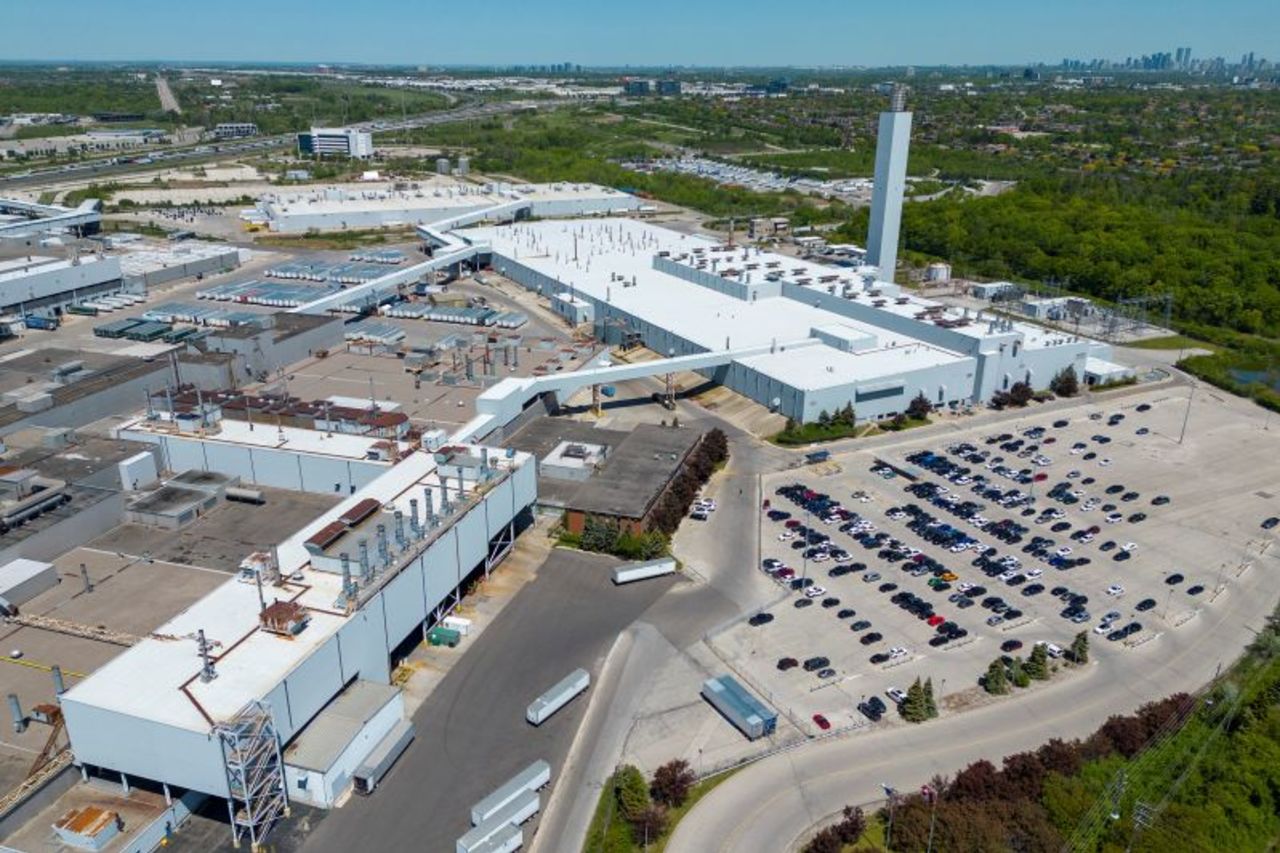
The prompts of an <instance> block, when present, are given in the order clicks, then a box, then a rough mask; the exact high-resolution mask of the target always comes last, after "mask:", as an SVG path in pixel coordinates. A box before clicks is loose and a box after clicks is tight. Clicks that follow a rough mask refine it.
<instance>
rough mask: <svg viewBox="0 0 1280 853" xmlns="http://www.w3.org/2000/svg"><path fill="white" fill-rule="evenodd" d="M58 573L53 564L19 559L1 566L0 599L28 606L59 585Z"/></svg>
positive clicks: (23, 558)
mask: <svg viewBox="0 0 1280 853" xmlns="http://www.w3.org/2000/svg"><path fill="white" fill-rule="evenodd" d="M58 580H59V579H58V572H57V571H56V570H55V569H54V567H53V564H52V563H42V562H40V561H39V560H28V559H27V558H25V557H19V558H18V559H16V560H14V561H13V562H11V563H6V564H5V565H4V566H0V598H3V599H4V600H5V601H7V602H9V603H10V604H12V605H15V606H20V605H23V604H26V603H27V602H28V601H30V600H31V599H33V598H35V597H36V596H37V595H39V594H40V593H42V592H46V591H48V590H51V589H53V588H54V587H55V586H57V585H58Z"/></svg>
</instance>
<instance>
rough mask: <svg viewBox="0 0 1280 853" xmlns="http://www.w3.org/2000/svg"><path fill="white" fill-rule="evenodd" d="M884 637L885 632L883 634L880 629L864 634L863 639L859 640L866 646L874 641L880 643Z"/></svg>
mask: <svg viewBox="0 0 1280 853" xmlns="http://www.w3.org/2000/svg"><path fill="white" fill-rule="evenodd" d="M883 639H884V635H883V634H881V633H880V632H878V631H872V632H871V633H870V634H864V635H863V637H862V639H861V640H859V641H858V642H860V643H862V645H864V646H869V645H871V644H872V643H878V642H880V641H881V640H883Z"/></svg>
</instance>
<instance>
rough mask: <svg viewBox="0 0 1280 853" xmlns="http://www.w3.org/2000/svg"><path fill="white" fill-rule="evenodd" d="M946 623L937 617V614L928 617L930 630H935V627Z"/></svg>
mask: <svg viewBox="0 0 1280 853" xmlns="http://www.w3.org/2000/svg"><path fill="white" fill-rule="evenodd" d="M946 621H947V620H946V619H943V618H942V617H941V616H939V615H938V614H936V613H935V614H933V615H932V616H930V617H929V627H930V628H936V627H938V626H939V625H941V624H942V623H943V622H946Z"/></svg>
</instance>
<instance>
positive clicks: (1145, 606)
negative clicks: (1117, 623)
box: [1133, 598, 1156, 613]
mask: <svg viewBox="0 0 1280 853" xmlns="http://www.w3.org/2000/svg"><path fill="white" fill-rule="evenodd" d="M1155 606H1156V600H1155V599H1154V598H1144V599H1142V600H1141V601H1139V602H1138V603H1137V604H1135V605H1134V606H1133V609H1134V610H1136V611H1138V612H1139V613H1145V612H1147V611H1148V610H1150V609H1151V608H1153V607H1155Z"/></svg>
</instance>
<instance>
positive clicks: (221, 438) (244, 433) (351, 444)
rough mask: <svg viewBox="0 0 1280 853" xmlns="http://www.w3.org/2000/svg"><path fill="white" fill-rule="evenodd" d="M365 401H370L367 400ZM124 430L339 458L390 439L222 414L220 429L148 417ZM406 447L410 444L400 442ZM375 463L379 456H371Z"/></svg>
mask: <svg viewBox="0 0 1280 853" xmlns="http://www.w3.org/2000/svg"><path fill="white" fill-rule="evenodd" d="M364 403H365V404H366V405H367V404H368V400H365V401H364ZM120 429H121V431H122V432H123V431H136V432H144V433H150V434H152V435H157V436H174V437H177V438H186V439H198V440H200V441H204V442H208V443H209V444H229V445H235V446H237V447H261V448H264V449H272V450H287V451H290V452H292V453H306V454H310V455H313V456H332V457H337V458H339V459H365V458H366V454H368V452H369V451H370V450H372V449H373V447H374V445H376V444H382V443H383V442H385V441H386V440H387V439H383V438H377V437H375V436H367V435H353V434H351V433H343V432H333V433H327V432H324V431H322V430H315V429H302V428H300V427H287V426H286V427H280V426H276V425H275V424H274V423H272V422H271V419H270V418H267V419H265V420H258V421H254V422H253V423H252V424H250V423H249V422H248V421H239V420H231V419H230V418H223V419H222V420H221V421H219V422H218V431H217V432H212V431H210V432H206V433H205V434H204V435H197V434H195V433H191V432H182V433H175V432H173V427H172V426H170V425H169V422H168V421H167V420H156V421H149V420H147V419H146V418H145V417H142V418H137V419H135V420H132V421H129V422H128V423H126V424H124V425H123V426H122V427H120ZM400 447H401V449H402V450H404V451H406V452H407V451H408V450H409V445H408V444H407V443H405V442H401V443H400ZM369 461H370V462H374V463H376V460H369Z"/></svg>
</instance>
